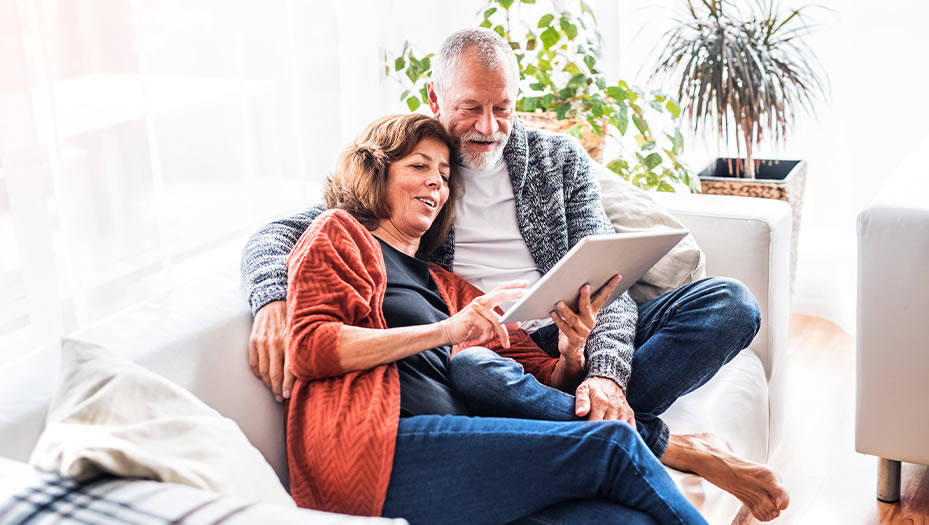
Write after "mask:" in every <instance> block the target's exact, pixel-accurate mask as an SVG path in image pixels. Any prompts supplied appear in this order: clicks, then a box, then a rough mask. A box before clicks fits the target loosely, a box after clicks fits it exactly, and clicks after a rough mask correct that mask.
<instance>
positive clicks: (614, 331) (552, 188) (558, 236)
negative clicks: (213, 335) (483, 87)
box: [242, 119, 638, 389]
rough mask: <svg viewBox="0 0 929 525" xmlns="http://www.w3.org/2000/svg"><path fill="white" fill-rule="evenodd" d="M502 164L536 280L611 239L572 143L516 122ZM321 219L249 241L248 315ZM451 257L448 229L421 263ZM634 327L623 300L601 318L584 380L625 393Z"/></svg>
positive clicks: (632, 307)
mask: <svg viewBox="0 0 929 525" xmlns="http://www.w3.org/2000/svg"><path fill="white" fill-rule="evenodd" d="M503 158H504V160H505V161H506V165H507V170H508V171H509V173H510V181H511V182H512V184H513V194H514V196H515V199H516V219H517V222H518V224H519V229H520V232H521V233H522V235H523V238H524V239H525V240H526V244H527V246H528V247H529V251H530V253H531V254H532V258H533V259H534V260H535V263H536V265H537V266H538V268H539V270H540V271H541V272H542V274H545V273H547V272H548V271H549V270H551V269H552V267H553V266H554V265H555V263H557V262H558V260H559V259H561V258H562V257H563V256H564V255H565V254H566V253H567V252H568V250H570V249H571V247H572V246H574V245H575V244H576V243H577V242H578V241H579V240H580V239H582V238H584V237H586V236H588V235H594V234H602V233H614V231H615V230H614V228H613V226H612V224H611V223H610V221H609V219H608V218H607V216H606V213H605V212H604V211H603V205H602V204H601V203H600V188H599V186H598V184H597V182H596V177H595V174H594V172H593V169H592V166H591V161H590V158H589V157H588V156H587V153H586V152H585V151H584V150H583V148H581V146H580V144H579V143H578V142H577V141H576V140H575V139H573V138H571V137H569V136H567V135H561V134H555V133H548V132H545V131H540V130H536V129H530V128H526V127H525V126H524V125H523V123H522V122H521V121H519V120H518V119H517V120H516V121H515V123H514V125H513V130H512V133H511V134H510V140H509V141H508V142H507V144H506V146H505V148H504V150H503ZM464 198H465V199H467V198H468V197H467V195H465V196H464ZM323 211H324V207H323V206H322V205H316V206H314V207H313V208H311V209H309V210H307V211H306V212H303V213H300V214H297V215H294V216H292V217H289V218H287V219H283V220H279V221H275V222H272V223H270V224H268V225H267V226H265V227H264V228H262V229H261V230H259V231H258V232H257V233H256V234H255V235H253V236H252V238H251V239H249V241H248V243H247V244H246V246H245V251H244V253H243V255H242V274H243V278H244V280H245V284H246V287H247V288H248V297H249V304H250V306H251V308H252V312H253V313H254V312H257V311H258V310H259V309H260V308H261V307H262V306H264V305H265V304H267V303H269V302H271V301H276V300H282V299H285V298H286V296H287V257H288V255H289V254H290V252H291V250H293V248H294V246H295V245H296V243H297V240H298V239H299V238H300V236H301V235H302V234H303V232H304V231H306V229H307V228H308V227H309V225H310V223H311V222H312V221H313V219H314V218H316V217H317V216H318V215H319V214H320V213H322V212H323ZM454 256H455V232H454V229H453V230H452V232H451V233H450V235H449V237H448V239H446V241H445V243H444V244H443V245H442V246H441V247H440V248H439V249H438V250H436V252H435V253H433V254H431V255H429V256H423V257H422V258H423V259H425V260H428V261H431V262H435V263H436V264H438V265H439V266H441V267H443V268H445V269H446V270H451V268H452V261H453V260H454ZM637 321H638V308H637V307H636V304H635V302H633V301H632V299H631V298H630V297H629V294H628V293H624V294H623V295H622V297H621V298H620V299H619V300H617V301H615V302H613V303H612V304H610V305H609V306H607V307H605V308H604V309H603V310H601V311H600V315H599V317H598V318H597V325H596V326H595V328H594V330H593V332H592V333H591V335H590V337H589V338H588V340H587V348H586V353H587V363H588V364H587V368H588V375H590V376H600V377H607V378H610V379H612V380H613V381H615V382H616V383H617V384H619V386H621V387H623V389H625V388H626V385H627V384H628V382H629V375H630V373H631V371H632V368H631V365H632V355H633V341H634V338H635V327H636V322H637Z"/></svg>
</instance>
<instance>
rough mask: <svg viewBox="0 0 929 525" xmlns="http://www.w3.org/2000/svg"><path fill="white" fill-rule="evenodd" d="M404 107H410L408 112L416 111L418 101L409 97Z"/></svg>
mask: <svg viewBox="0 0 929 525" xmlns="http://www.w3.org/2000/svg"><path fill="white" fill-rule="evenodd" d="M406 105H407V106H409V107H410V111H416V110H417V109H418V108H419V99H418V98H416V97H410V98H408V99H406Z"/></svg>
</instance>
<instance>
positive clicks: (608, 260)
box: [500, 230, 687, 323]
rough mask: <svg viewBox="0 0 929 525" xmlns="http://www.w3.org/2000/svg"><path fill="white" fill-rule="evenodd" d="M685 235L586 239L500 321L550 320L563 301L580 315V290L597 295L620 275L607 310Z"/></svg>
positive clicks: (636, 234) (658, 233)
mask: <svg viewBox="0 0 929 525" xmlns="http://www.w3.org/2000/svg"><path fill="white" fill-rule="evenodd" d="M686 235H687V230H657V231H656V230H649V231H641V232H628V233H613V234H607V235H591V236H588V237H584V238H583V239H581V241H580V242H578V243H577V244H575V245H574V247H573V248H571V250H570V251H569V252H568V253H567V254H565V256H564V257H562V258H561V260H560V261H558V263H557V264H555V266H554V267H553V268H552V269H551V270H550V271H549V272H548V273H546V274H545V275H543V276H542V278H541V279H539V281H538V282H536V283H535V285H534V286H532V287H531V288H530V289H529V290H528V291H527V292H526V295H524V296H523V297H522V298H520V299H519V300H518V301H516V303H514V304H513V306H511V307H510V308H509V309H508V310H507V311H506V312H505V313H504V315H503V317H502V318H501V320H500V321H501V322H502V323H513V322H517V321H529V320H532V319H547V318H548V317H549V312H551V311H552V310H554V309H555V304H557V303H558V301H564V302H565V303H566V304H567V305H568V306H569V307H571V309H572V310H575V311H577V300H578V297H579V295H580V289H581V286H583V285H584V284H589V285H590V288H591V294H593V293H595V292H596V291H597V290H599V289H600V287H601V286H603V285H604V284H606V282H607V281H609V280H610V278H611V277H613V276H614V275H616V274H617V273H618V274H620V275H622V276H623V278H622V280H621V281H619V285H618V286H617V287H616V289H615V290H613V293H612V294H610V297H609V299H607V301H606V303H604V306H606V305H607V304H609V303H611V302H612V301H614V300H616V299H617V298H618V297H619V296H620V295H622V293H623V292H625V291H626V290H628V289H629V287H630V286H632V285H633V284H635V282H636V281H638V280H639V279H641V278H642V276H643V275H645V272H647V271H648V270H649V268H651V267H652V266H654V265H655V263H657V262H658V261H659V260H661V258H662V257H664V256H665V254H667V253H668V252H669V251H671V248H673V247H674V246H675V245H676V244H677V243H678V242H680V240H681V239H683V238H684V237H685V236H686Z"/></svg>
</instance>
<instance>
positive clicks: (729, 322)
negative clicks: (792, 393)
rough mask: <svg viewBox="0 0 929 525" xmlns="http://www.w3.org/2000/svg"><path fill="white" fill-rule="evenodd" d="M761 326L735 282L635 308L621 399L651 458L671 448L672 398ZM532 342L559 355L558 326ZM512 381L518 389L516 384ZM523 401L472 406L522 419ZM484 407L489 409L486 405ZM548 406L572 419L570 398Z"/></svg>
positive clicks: (708, 284) (502, 398)
mask: <svg viewBox="0 0 929 525" xmlns="http://www.w3.org/2000/svg"><path fill="white" fill-rule="evenodd" d="M760 326H761V313H760V311H759V308H758V302H757V301H756V300H755V298H754V296H752V294H751V292H749V291H748V289H747V288H746V287H745V286H744V285H743V284H742V283H740V282H738V281H736V280H733V279H725V278H718V277H711V278H707V279H702V280H700V281H696V282H693V283H690V284H687V285H684V286H682V287H680V288H678V289H676V290H672V291H670V292H667V293H665V294H663V295H660V296H658V297H656V298H654V299H652V300H650V301H646V302H644V303H642V304H640V305H639V320H638V325H637V326H636V336H635V344H634V345H635V354H634V355H633V358H632V375H631V377H630V379H629V384H628V385H627V387H626V399H627V400H628V401H629V406H630V407H631V408H632V410H633V411H634V412H635V419H636V428H637V430H638V431H639V433H640V434H641V435H642V439H643V440H645V443H646V444H647V445H648V446H649V448H651V449H652V452H654V453H655V456H657V457H659V458H660V457H661V456H662V455H664V451H665V449H666V448H667V446H668V434H669V429H668V426H667V425H666V424H665V423H664V421H662V420H661V418H660V416H661V414H663V413H664V411H665V410H667V409H668V407H670V406H671V404H672V403H674V401H676V400H677V398H679V397H681V396H682V395H684V394H687V393H688V392H692V391H693V390H696V389H697V388H699V387H700V386H702V385H703V384H704V383H706V382H707V381H709V380H710V378H712V377H713V376H714V375H715V374H716V372H717V371H719V369H720V368H722V366H723V365H724V364H726V363H728V362H729V361H731V360H732V358H733V357H735V356H736V354H738V353H739V352H740V351H742V350H743V349H744V348H746V347H748V345H749V344H750V343H751V342H752V339H754V338H755V335H756V334H757V333H758V329H759V328H760ZM532 337H533V339H534V340H535V341H536V343H537V344H538V345H539V346H541V347H542V348H543V349H544V350H545V351H546V352H548V353H550V354H553V355H557V352H558V348H557V346H558V328H557V327H556V326H554V325H550V326H547V327H545V328H543V329H541V330H539V331H538V332H536V333H534V334H532ZM472 365H476V363H472ZM488 379H490V380H493V379H492V377H489V378H488ZM509 381H510V382H511V383H513V384H514V385H515V384H518V381H517V380H515V379H510V380H509ZM479 392H480V391H479V390H478V393H479ZM524 395H533V394H531V393H530V394H523V393H521V392H520V391H518V390H516V389H500V391H499V392H496V393H495V396H496V397H495V398H494V399H491V398H490V397H489V396H485V398H484V399H472V401H471V402H472V403H476V404H480V405H482V406H481V410H490V411H491V412H492V413H493V415H499V416H505V415H506V411H507V410H508V409H507V408H506V407H507V405H509V406H510V407H511V408H512V407H513V406H516V407H518V408H516V410H517V412H516V414H517V415H515V416H513V417H527V416H526V414H525V413H521V412H520V411H521V410H525V409H526V407H525V405H524V404H523V403H521V402H519V401H518V400H519V399H520V398H521V397H522V396H524ZM553 397H554V396H553ZM569 397H570V396H569ZM569 401H570V406H571V407H572V408H571V410H570V414H568V413H567V411H568V405H569ZM486 403H492V405H493V406H489V407H488V406H483V405H484V404H486ZM551 404H556V405H558V406H557V407H556V408H555V409H553V410H549V408H551V406H546V407H543V408H544V410H543V411H542V413H541V414H539V417H541V418H544V419H560V420H565V419H569V418H570V417H573V414H574V410H573V404H574V398H573V397H571V398H570V400H568V399H562V400H558V401H557V402H556V401H553V400H550V401H549V405H551ZM540 410H541V409H540Z"/></svg>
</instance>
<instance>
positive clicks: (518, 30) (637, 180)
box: [384, 0, 699, 191]
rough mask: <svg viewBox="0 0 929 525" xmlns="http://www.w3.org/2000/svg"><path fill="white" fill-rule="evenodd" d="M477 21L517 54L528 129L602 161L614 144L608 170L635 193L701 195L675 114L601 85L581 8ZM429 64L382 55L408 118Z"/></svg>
mask: <svg viewBox="0 0 929 525" xmlns="http://www.w3.org/2000/svg"><path fill="white" fill-rule="evenodd" d="M563 6H567V7H563ZM477 16H478V23H477V25H479V26H480V27H485V28H489V29H491V30H493V31H495V32H496V33H497V34H499V35H500V36H501V37H502V38H503V39H505V40H507V41H508V42H509V43H510V47H512V48H513V50H514V52H515V54H516V58H517V62H518V64H519V70H520V92H519V95H518V96H517V100H516V109H517V111H518V112H520V118H521V119H523V120H524V121H525V122H526V123H527V124H529V125H531V126H535V127H542V128H546V129H553V130H556V131H563V132H566V133H569V134H571V135H573V136H575V137H577V138H578V139H579V140H580V141H581V143H582V144H583V145H584V147H585V148H586V149H587V150H588V152H589V153H591V156H592V157H593V158H595V159H596V160H601V161H602V160H603V159H602V157H601V153H602V141H603V138H604V137H613V138H614V139H615V140H617V143H618V144H619V146H620V155H619V157H617V158H615V159H612V160H609V161H607V162H606V165H607V167H608V168H609V169H611V170H612V171H614V172H615V173H617V174H619V175H620V176H622V177H624V178H626V179H627V180H629V181H630V182H632V183H633V184H635V185H636V186H638V187H640V188H643V189H654V190H659V191H674V190H675V189H676V188H686V189H688V190H692V191H698V190H699V181H698V179H697V178H696V177H692V176H691V175H690V173H689V171H688V169H687V168H686V166H684V164H683V163H682V162H681V161H680V155H681V153H682V151H683V148H684V143H683V136H682V135H681V132H680V127H679V124H678V123H679V119H680V106H679V105H678V103H677V102H676V101H675V100H673V99H672V98H670V97H668V96H666V95H664V94H662V93H660V92H657V91H652V92H646V91H644V90H642V89H639V88H637V87H634V86H630V85H628V84H627V83H626V82H624V81H622V80H620V81H618V82H613V83H611V82H608V81H607V80H606V78H605V77H604V75H603V74H602V73H601V72H600V71H599V70H598V69H597V61H598V60H599V58H600V34H599V32H598V31H597V21H596V18H595V16H594V13H593V11H592V10H591V9H590V6H588V5H587V3H586V2H584V1H583V0H573V1H571V2H549V3H547V4H546V5H544V6H543V5H536V2H535V0H521V1H516V0H489V1H488V3H487V5H486V6H485V7H484V8H482V9H481V10H480V11H479V12H478V15H477ZM432 57H433V54H432V53H422V52H419V51H418V50H416V49H415V48H414V47H413V46H411V45H410V44H409V43H404V46H403V49H402V50H401V51H400V53H398V54H394V53H390V52H385V54H384V59H385V74H386V75H387V76H388V77H391V78H394V79H395V80H397V81H398V82H400V83H401V84H402V86H403V88H404V89H403V92H402V93H401V96H400V98H401V100H403V101H405V102H406V104H407V106H408V107H409V109H410V110H411V111H416V110H417V109H419V107H420V106H421V105H422V104H425V103H427V96H426V84H427V83H428V82H429V78H430V75H431V59H432ZM627 133H628V134H627Z"/></svg>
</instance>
